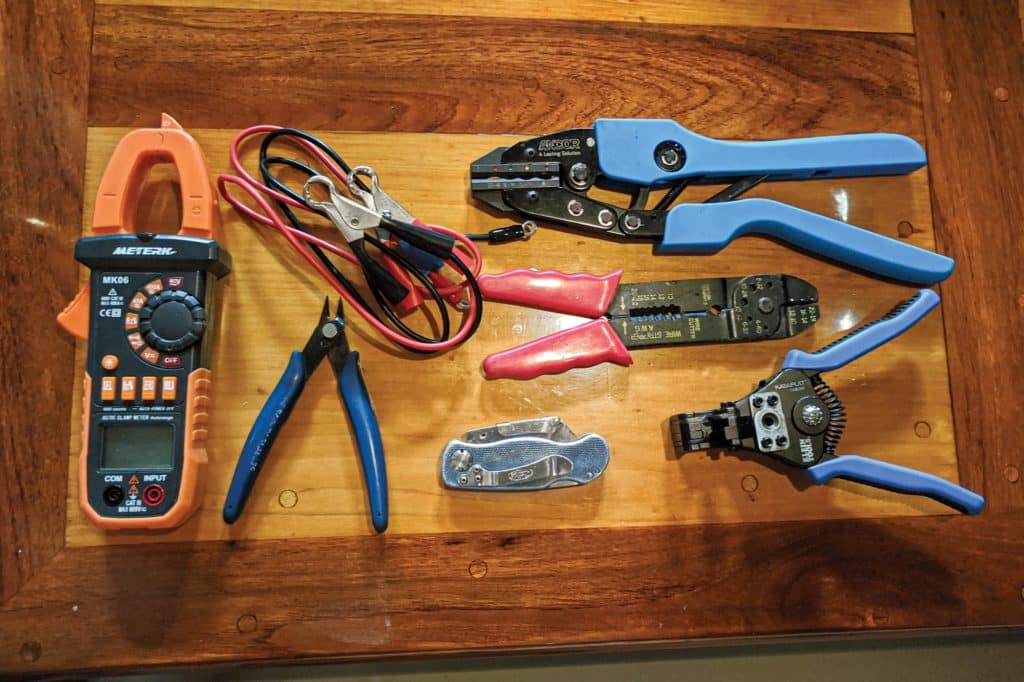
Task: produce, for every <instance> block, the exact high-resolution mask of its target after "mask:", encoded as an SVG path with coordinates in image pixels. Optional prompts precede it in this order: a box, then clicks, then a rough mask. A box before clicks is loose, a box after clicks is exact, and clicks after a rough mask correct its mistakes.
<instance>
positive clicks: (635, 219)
mask: <svg viewBox="0 0 1024 682" xmlns="http://www.w3.org/2000/svg"><path fill="white" fill-rule="evenodd" d="M623 223H624V224H625V226H626V229H627V230H629V231H630V232H634V231H636V230H639V229H640V226H641V225H643V223H642V222H641V221H640V216H638V215H633V214H630V215H627V216H626V219H625V220H624V221H623Z"/></svg>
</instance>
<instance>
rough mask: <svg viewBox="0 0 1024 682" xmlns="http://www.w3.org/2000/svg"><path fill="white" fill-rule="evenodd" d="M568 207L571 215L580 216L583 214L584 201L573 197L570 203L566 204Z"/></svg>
mask: <svg viewBox="0 0 1024 682" xmlns="http://www.w3.org/2000/svg"><path fill="white" fill-rule="evenodd" d="M566 209H568V211H569V215H571V216H575V217H577V218H578V217H580V216H581V215H583V202H582V201H580V200H579V199H573V200H571V201H570V202H569V205H568V206H566Z"/></svg>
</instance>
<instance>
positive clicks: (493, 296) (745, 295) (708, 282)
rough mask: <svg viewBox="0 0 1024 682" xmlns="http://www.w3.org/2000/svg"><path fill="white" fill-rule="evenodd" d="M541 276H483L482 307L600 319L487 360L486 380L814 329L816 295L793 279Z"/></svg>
mask: <svg viewBox="0 0 1024 682" xmlns="http://www.w3.org/2000/svg"><path fill="white" fill-rule="evenodd" d="M621 276H622V270H621V269H620V270H615V271H614V272H611V273H608V274H607V275H603V276H597V275H590V274H586V273H575V274H566V273H563V272H557V271H552V270H547V271H543V272H538V271H534V270H512V271H510V272H505V273H501V274H498V275H482V276H481V277H480V278H479V284H480V291H481V292H482V293H483V296H484V299H485V300H489V301H497V302H500V303H516V304H520V305H527V306H530V307H533V308H540V309H541V310H549V311H552V312H558V313H565V314H567V315H579V316H582V317H595V318H599V319H596V320H593V321H591V322H587V323H585V324H582V325H580V326H578V327H573V328H571V329H566V330H563V331H560V332H555V333H554V334H549V335H548V336H545V337H542V338H540V339H535V340H533V341H529V342H527V343H525V344H523V345H521V346H517V347H515V348H510V349H508V350H505V351H501V352H499V353H494V354H493V355H490V356H488V357H487V358H486V359H485V360H484V363H483V370H484V375H485V376H486V377H487V378H488V379H500V378H507V379H532V378H534V377H538V376H541V375H543V374H559V373H561V372H565V371H567V370H570V369H573V368H575V367H592V366H594V365H597V364H600V363H602V362H614V363H617V364H619V365H627V366H628V365H631V364H632V363H633V359H632V358H631V357H630V355H629V350H628V349H630V348H644V347H647V346H664V345H674V344H684V343H722V342H728V341H758V340H762V339H782V338H788V337H790V336H793V335H795V334H799V333H800V332H802V331H803V330H805V329H807V328H808V327H810V326H811V325H813V324H814V323H815V322H817V321H818V290H817V289H815V288H814V287H813V286H811V285H810V284H808V283H807V282H805V281H804V280H802V279H799V278H797V277H791V276H789V275H778V274H774V275H749V276H747V277H729V278H726V277H718V278H714V279H690V280H675V281H668V282H644V283H639V284H619V278H620V277H621Z"/></svg>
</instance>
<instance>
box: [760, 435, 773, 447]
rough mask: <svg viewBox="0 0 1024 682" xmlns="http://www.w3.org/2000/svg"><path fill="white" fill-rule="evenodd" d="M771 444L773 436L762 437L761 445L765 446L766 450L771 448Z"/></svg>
mask: <svg viewBox="0 0 1024 682" xmlns="http://www.w3.org/2000/svg"><path fill="white" fill-rule="evenodd" d="M771 446H772V439H771V438H762V439H761V447H762V448H764V449H765V450H767V449H769V448H770V447H771Z"/></svg>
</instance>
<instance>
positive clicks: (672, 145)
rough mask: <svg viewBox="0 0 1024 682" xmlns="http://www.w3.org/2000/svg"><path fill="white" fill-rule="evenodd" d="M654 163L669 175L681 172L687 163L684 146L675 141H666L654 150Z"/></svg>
mask: <svg viewBox="0 0 1024 682" xmlns="http://www.w3.org/2000/svg"><path fill="white" fill-rule="evenodd" d="M654 162H655V163H657V164H658V168H660V169H661V170H663V171H668V172H669V173H671V172H674V171H677V170H679V169H680V168H682V167H683V164H684V163H685V162H686V152H684V151H683V145H681V144H679V143H678V142H675V141H673V140H666V141H664V142H662V143H661V144H659V145H658V146H657V147H655V148H654Z"/></svg>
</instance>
